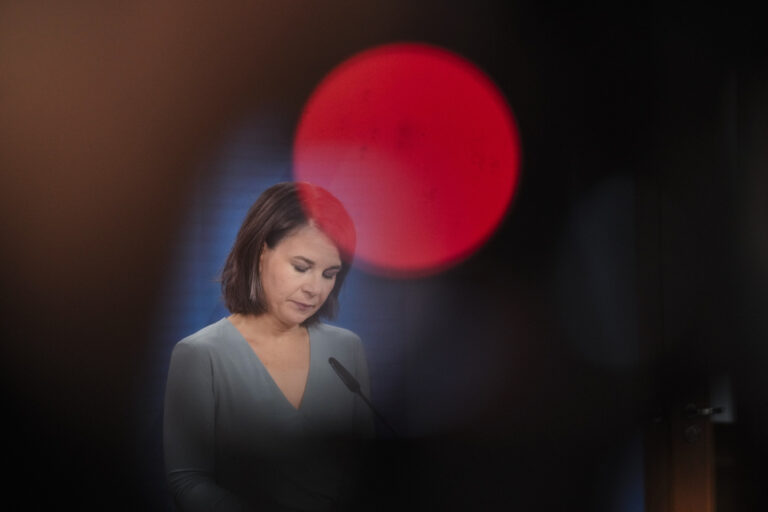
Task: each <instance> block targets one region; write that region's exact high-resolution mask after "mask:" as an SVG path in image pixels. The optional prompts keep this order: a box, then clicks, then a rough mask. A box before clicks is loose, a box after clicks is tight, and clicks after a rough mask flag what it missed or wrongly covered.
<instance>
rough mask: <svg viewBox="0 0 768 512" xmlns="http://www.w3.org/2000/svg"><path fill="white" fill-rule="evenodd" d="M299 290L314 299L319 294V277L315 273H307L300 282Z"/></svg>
mask: <svg viewBox="0 0 768 512" xmlns="http://www.w3.org/2000/svg"><path fill="white" fill-rule="evenodd" d="M301 290H302V291H303V292H304V293H305V294H306V295H307V296H308V297H314V296H316V295H317V294H319V293H320V277H319V276H318V275H316V274H315V272H307V276H306V279H304V281H303V282H302V286H301Z"/></svg>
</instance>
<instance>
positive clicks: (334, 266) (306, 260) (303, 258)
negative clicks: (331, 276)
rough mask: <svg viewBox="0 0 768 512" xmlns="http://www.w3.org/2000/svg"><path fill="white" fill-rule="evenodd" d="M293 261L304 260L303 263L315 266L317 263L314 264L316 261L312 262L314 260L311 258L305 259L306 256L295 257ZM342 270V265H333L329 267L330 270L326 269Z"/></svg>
mask: <svg viewBox="0 0 768 512" xmlns="http://www.w3.org/2000/svg"><path fill="white" fill-rule="evenodd" d="M293 259H295V260H302V261H304V262H305V263H306V264H307V265H314V264H315V262H314V261H312V260H311V259H309V258H305V257H304V256H294V257H293ZM340 269H341V265H332V266H330V267H328V268H327V269H325V270H340Z"/></svg>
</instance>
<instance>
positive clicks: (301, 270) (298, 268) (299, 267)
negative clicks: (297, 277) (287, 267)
mask: <svg viewBox="0 0 768 512" xmlns="http://www.w3.org/2000/svg"><path fill="white" fill-rule="evenodd" d="M293 268H294V269H296V272H301V273H302V274H303V273H304V272H306V271H307V270H309V267H303V266H300V265H294V266H293Z"/></svg>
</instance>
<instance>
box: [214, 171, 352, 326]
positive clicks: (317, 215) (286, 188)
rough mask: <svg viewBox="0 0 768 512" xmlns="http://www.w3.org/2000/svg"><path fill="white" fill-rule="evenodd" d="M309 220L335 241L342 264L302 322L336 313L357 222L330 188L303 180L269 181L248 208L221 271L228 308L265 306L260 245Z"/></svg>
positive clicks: (257, 310)
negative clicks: (315, 308)
mask: <svg viewBox="0 0 768 512" xmlns="http://www.w3.org/2000/svg"><path fill="white" fill-rule="evenodd" d="M310 223H312V224H314V225H315V226H316V227H317V228H318V229H320V230H321V231H323V232H324V233H325V234H326V235H327V236H328V238H330V239H331V241H332V242H333V243H334V244H335V245H336V248H337V249H338V250H339V255H340V256H341V270H340V271H339V273H338V274H336V283H335V284H334V286H333V290H331V293H330V294H329V295H328V298H327V299H326V301H325V303H324V304H323V305H322V307H321V308H320V309H319V310H318V311H317V312H316V313H315V314H314V315H312V316H311V317H309V318H308V319H307V320H305V321H304V323H303V324H302V325H304V326H308V325H311V324H314V323H316V322H318V321H319V320H320V318H321V317H325V318H334V317H335V316H336V313H337V312H338V308H339V291H340V290H341V286H342V284H344V278H345V277H346V276H347V273H348V272H349V268H350V265H351V264H352V259H353V256H354V249H355V242H356V234H355V226H354V224H353V223H352V219H351V218H350V216H349V214H348V213H347V211H346V210H345V209H344V206H343V205H342V204H341V202H340V201H339V200H338V199H336V198H335V197H334V196H333V195H331V193H330V192H328V191H327V190H325V189H324V188H321V187H318V186H317V185H312V184H309V183H304V182H298V183H294V182H285V183H278V184H277V185H273V186H271V187H269V188H268V189H267V190H265V191H264V193H262V194H261V196H259V198H258V199H257V200H256V202H255V203H253V206H251V208H250V210H248V214H247V215H246V216H245V220H244V221H243V224H242V226H240V231H238V233H237V238H236V239H235V243H234V245H233V246H232V250H231V251H230V253H229V256H227V261H226V263H225V264H224V268H223V270H222V271H221V292H222V296H223V299H224V304H225V305H226V306H227V309H229V311H230V312H231V313H240V314H253V315H260V314H262V313H265V312H266V310H267V307H266V300H265V297H264V290H263V288H262V286H261V276H260V274H259V259H260V258H261V251H262V249H263V248H264V245H265V244H266V246H267V247H269V248H270V249H272V248H274V247H275V246H276V245H277V244H278V243H279V242H280V240H282V239H283V238H285V236H287V235H288V234H290V233H292V232H293V231H295V230H296V229H299V228H301V227H304V226H307V225H309V224H310Z"/></svg>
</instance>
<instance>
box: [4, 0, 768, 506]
mask: <svg viewBox="0 0 768 512" xmlns="http://www.w3.org/2000/svg"><path fill="white" fill-rule="evenodd" d="M761 25H762V23H761V18H760V17H758V16H757V15H756V13H755V12H751V11H749V10H748V9H746V8H742V7H740V6H739V5H735V4H729V5H728V6H727V7H726V6H724V5H721V6H712V7H703V6H701V5H697V6H695V7H676V6H670V5H667V4H665V3H659V4H642V5H635V6H630V7H628V6H621V7H618V6H616V5H615V4H610V5H599V4H591V5H590V6H578V5H575V4H573V3H568V2H554V3H546V4H545V3H542V2H509V3H506V2H505V3H502V2H498V3H497V2H493V3H469V2H461V3H458V2H456V3H445V2H422V3H418V4H416V3H410V2H387V3H380V4H379V3H367V4H366V5H365V6H364V7H360V6H358V5H356V4H355V3H351V2H350V3H347V2H335V1H334V2H322V3H321V2H296V3H295V4H294V3H290V4H284V3H282V2H280V3H278V2H273V3H264V2H239V1H234V0H229V1H222V2H218V3H216V5H213V4H211V5H197V4H196V5H189V4H188V3H187V2H178V1H165V2H151V3H150V2H147V3H131V4H128V3H125V4H112V3H110V5H103V4H102V3H101V2H74V3H72V2H70V3H68V5H66V6H64V5H61V6H59V5H48V6H42V5H36V4H35V5H31V4H29V3H23V2H4V3H3V4H1V5H0V170H1V173H0V194H2V200H0V214H1V215H2V218H3V223H2V226H3V229H2V231H0V243H2V247H1V250H0V254H1V256H0V284H1V285H2V289H3V299H2V322H1V323H0V329H2V336H3V345H2V354H0V355H1V356H2V357H1V360H2V400H3V410H4V412H5V414H4V420H3V425H4V426H3V434H4V435H3V439H4V440H5V444H6V449H5V450H4V452H5V453H6V456H5V457H4V459H5V461H6V466H7V467H8V468H9V469H10V470H11V477H10V478H6V479H5V485H6V486H7V491H6V492H7V495H8V496H18V495H21V496H22V497H23V499H24V500H27V501H28V503H29V504H30V506H29V507H28V508H48V507H53V506H60V505H61V504H62V503H72V504H75V505H76V506H77V507H78V508H79V509H112V510H162V509H164V508H165V507H166V506H167V498H166V496H165V494H164V489H163V488H162V481H160V482H158V479H159V480H162V470H161V469H160V468H158V467H157V463H158V461H161V458H160V456H159V452H158V450H159V444H158V443H159V440H158V434H159V431H158V429H157V424H156V423H153V421H154V418H155V415H156V412H157V409H156V406H157V403H156V402H157V401H156V399H157V394H156V390H157V387H156V385H155V384H156V380H157V378H156V373H153V370H148V368H152V369H156V368H158V367H162V365H163V362H164V360H163V357H167V354H168V350H169V347H168V346H167V345H163V346H161V347H157V346H153V344H152V343H153V340H154V337H153V336H154V334H153V333H155V332H156V325H155V324H154V322H155V318H156V312H157V310H158V308H159V307H160V306H161V305H162V301H163V300H165V299H164V298H163V297H162V291H163V290H164V289H166V287H165V285H164V283H165V280H166V279H167V275H168V272H169V269H170V268H172V267H173V264H174V255H175V253H174V248H175V247H176V243H177V232H178V229H179V226H182V225H183V224H184V222H186V221H187V219H186V215H188V212H189V208H188V205H189V200H190V199H189V198H190V197H191V196H193V195H194V193H195V190H196V188H195V187H199V186H200V184H201V183H206V181H205V180H206V179H208V178H210V175H211V174H214V173H215V169H216V162H218V161H220V159H221V158H222V154H223V153H225V152H226V149H225V148H227V147H229V146H227V144H228V143H229V142H230V141H231V140H233V138H236V137H237V134H238V133H242V132H243V130H245V129H246V128H244V126H245V127H247V126H248V123H250V122H253V119H262V120H263V119H265V118H268V119H274V120H275V121H274V124H273V125H272V129H270V130H261V131H259V134H261V136H263V137H264V138H266V140H263V141H260V142H259V143H260V144H262V145H265V146H266V145H268V146H270V147H271V148H273V151H276V152H277V153H278V154H279V153H280V152H282V154H283V158H284V159H288V158H289V154H290V141H291V137H292V133H293V129H294V128H295V121H296V119H297V118H298V116H299V113H300V111H301V107H302V105H303V103H304V101H305V99H306V97H307V96H308V95H309V93H310V92H311V91H312V88H313V87H314V86H315V85H316V84H317V82H318V81H319V80H320V79H321V78H322V77H323V76H324V74H325V73H326V72H327V71H328V70H329V69H331V68H332V67H333V66H334V65H336V64H337V63H339V62H340V61H342V60H343V59H344V58H346V57H348V56H350V55H351V54H353V53H355V52H357V51H360V50H362V49H365V48H368V47H370V46H373V45H376V44H381V43H386V42H392V41H403V40H405V41H422V42H427V43H432V44H437V45H440V46H443V47H445V48H448V49H450V50H452V51H454V52H457V53H459V54H460V55H462V56H464V57H465V58H468V59H470V60H471V61H473V62H474V63H475V64H477V65H478V66H479V67H480V68H481V69H483V70H484V71H485V72H486V73H487V74H488V75H489V76H490V77H491V78H492V79H493V80H494V82H495V83H496V84H497V85H498V87H499V88H500V89H501V91H502V92H503V93H504V94H505V96H506V98H507V100H508V102H509V104H510V106H511V107H512V109H513V110H514V112H515V114H516V117H517V121H518V127H519V130H520V133H521V137H522V148H523V160H522V181H521V184H520V188H519V191H518V193H517V196H516V200H515V202H514V204H513V205H512V207H511V209H510V212H509V214H508V217H507V218H506V220H505V222H504V223H503V224H502V226H501V228H500V230H499V231H498V232H497V234H496V235H495V236H494V237H493V238H492V239H491V240H490V241H489V243H488V244H487V245H486V246H485V247H483V248H482V249H481V250H480V251H479V252H478V253H477V254H475V255H474V256H473V257H472V258H470V259H469V260H467V261H465V262H463V263H462V264H460V265H458V266H457V267H455V268H453V269H450V270H448V271H446V272H445V273H443V274H441V275H438V276H433V277H431V278H423V279H416V280H410V281H392V282H390V281H387V280H386V279H384V278H376V277H374V276H367V277H366V276H361V277H360V278H359V279H361V280H367V281H365V282H366V283H368V284H370V285H371V286H374V287H376V289H379V290H381V289H386V290H389V292H388V293H390V296H392V297H410V299H406V302H405V304H406V305H407V306H408V310H407V314H406V315H404V317H403V320H402V322H403V325H405V326H407V328H406V327H404V328H403V329H404V332H405V333H406V334H405V338H406V340H405V341H402V340H401V342H402V343H403V345H404V346H407V347H408V348H407V350H406V352H405V353H404V354H403V355H402V357H400V358H399V359H397V360H396V361H387V360H386V357H385V356H384V355H379V356H376V355H375V354H374V355H373V357H372V375H373V377H374V383H376V379H377V378H378V381H379V382H382V383H383V385H384V387H385V388H386V390H387V391H386V393H382V394H381V395H380V398H379V399H378V400H379V402H378V403H379V405H380V406H381V407H382V409H383V410H384V411H385V412H386V414H387V416H388V417H389V418H390V419H391V421H392V422H393V423H395V424H396V425H398V427H400V429H401V430H402V431H403V432H404V433H405V436H404V437H405V439H403V440H401V441H394V440H383V441H382V442H381V445H379V446H377V447H372V449H371V452H370V458H369V459H368V460H369V462H370V464H369V465H368V466H367V467H368V472H367V473H366V475H365V477H364V478H365V479H367V481H368V487H366V492H369V493H370V495H372V496H376V497H377V498H378V499H379V500H380V501H379V503H380V506H381V509H382V510H383V509H387V508H392V507H400V506H404V504H405V503H408V502H415V503H417V504H419V505H421V506H422V507H424V508H431V509H438V510H440V509H442V510H463V509H466V508H468V507H471V508H475V509H481V510H483V509H490V508H492V507H498V506H507V505H508V506H509V507H510V508H517V509H519V510H541V509H552V510H574V509H578V510H608V509H610V508H611V507H612V506H613V505H612V504H614V503H616V502H615V501H612V500H615V499H618V500H619V503H622V504H623V505H622V506H623V507H624V509H627V510H640V508H638V507H640V506H641V505H638V503H637V501H632V498H631V497H630V498H621V497H619V498H615V496H614V492H613V491H614V490H615V488H620V487H622V485H623V484H620V483H618V482H617V481H616V479H615V478H614V479H612V478H611V477H610V475H609V476H606V473H611V472H612V469H611V468H620V467H622V464H623V463H621V462H620V461H619V462H616V461H617V460H618V459H621V454H622V453H624V451H625V450H626V447H627V446H631V445H632V443H635V442H636V439H637V438H638V435H639V433H641V432H642V429H643V428H644V426H645V425H646V423H647V422H648V421H649V418H654V417H658V416H659V415H662V416H663V414H664V409H665V407H668V404H669V403H672V402H674V400H672V399H671V398H670V397H676V396H679V395H685V394H686V393H687V392H688V391H687V390H688V389H689V388H695V389H698V388H699V387H701V386H702V385H705V384H706V382H707V381H709V380H711V378H712V377H713V376H717V375H722V374H725V375H728V376H729V377H730V380H731V383H732V390H733V404H732V406H733V407H735V409H736V411H737V419H736V422H735V423H733V424H731V425H729V426H728V427H726V428H727V432H726V433H725V434H724V435H723V436H721V437H720V438H722V439H723V440H724V441H727V443H728V446H729V448H730V449H731V452H732V454H734V455H733V460H734V461H735V462H734V463H733V464H732V465H731V466H729V467H730V469H729V470H728V472H726V473H723V474H728V475H731V479H730V480H729V481H728V482H727V485H729V486H730V487H729V488H736V489H740V490H741V494H743V495H745V496H749V499H750V500H752V501H750V502H749V503H764V502H760V501H759V500H760V499H761V498H760V497H759V492H760V488H761V485H760V484H761V482H762V481H764V479H765V476H766V468H765V465H764V462H763V459H764V456H765V454H766V453H768V446H766V441H765V436H764V432H765V431H766V419H767V417H766V407H767V406H768V403H767V402H768V382H766V380H767V379H768V378H767V377H766V372H765V371H764V368H765V365H766V362H768V346H767V345H766V343H765V337H766V334H768V325H766V321H765V319H764V315H763V314H762V313H763V311H764V310H765V306H766V303H767V299H768V297H766V286H765V284H766V279H768V242H767V241H766V235H765V226H766V221H768V210H767V209H766V206H765V199H764V198H765V192H766V186H767V185H768V183H767V182H766V179H767V178H766V176H765V171H766V165H767V164H768V158H767V157H768V154H766V150H765V141H766V140H768V102H767V101H768V94H767V93H766V91H767V89H766V86H768V62H766V55H767V54H766V49H767V48H766V36H765V35H764V34H763V31H762V29H761ZM262 122H263V121H262ZM371 283H372V284H371ZM436 296H439V297H440V300H439V301H433V300H430V299H431V298H433V297H436ZM403 307H405V306H403ZM411 338H412V339H411ZM364 339H365V337H364ZM376 350H378V351H379V354H381V353H383V352H384V351H383V349H382V347H381V346H378V347H377V348H376ZM369 351H370V350H369ZM148 361H149V362H148ZM158 361H159V362H158ZM394 372H396V376H394V377H393V375H395V373H394ZM702 383H704V384H702ZM478 396H479V397H481V398H477V397H478ZM714 405H716V404H714ZM451 411H453V412H451ZM720 438H718V439H720ZM716 442H717V439H716ZM636 464H637V462H635V465H636ZM630 465H631V464H630ZM635 480H637V478H635ZM638 485H639V486H642V482H640V483H637V482H636V485H635V487H637V486H638ZM630 487H631V486H630ZM22 490H23V491H22ZM630 494H631V493H630ZM745 499H746V498H745Z"/></svg>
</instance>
